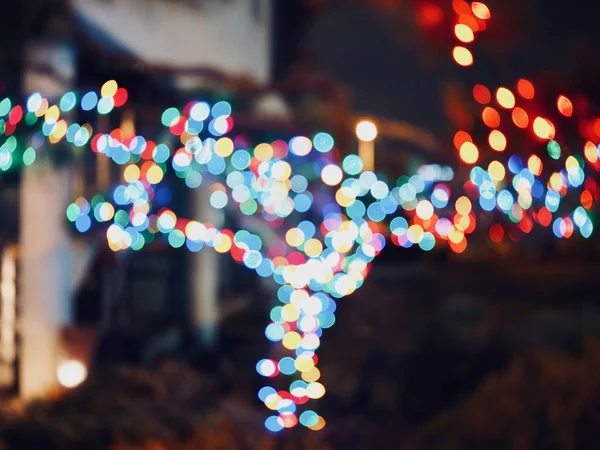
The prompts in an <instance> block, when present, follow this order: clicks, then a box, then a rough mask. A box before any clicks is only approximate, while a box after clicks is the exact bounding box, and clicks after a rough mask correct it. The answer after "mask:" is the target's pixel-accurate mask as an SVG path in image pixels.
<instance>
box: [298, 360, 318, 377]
mask: <svg viewBox="0 0 600 450" xmlns="http://www.w3.org/2000/svg"><path fill="white" fill-rule="evenodd" d="M295 366H296V369H297V370H298V371H300V372H309V371H310V370H312V369H313V368H314V367H315V362H314V361H313V359H312V358H311V357H302V356H299V357H298V358H296V361H295ZM315 381H316V380H315Z"/></svg>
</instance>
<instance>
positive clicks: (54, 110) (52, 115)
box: [44, 105, 60, 123]
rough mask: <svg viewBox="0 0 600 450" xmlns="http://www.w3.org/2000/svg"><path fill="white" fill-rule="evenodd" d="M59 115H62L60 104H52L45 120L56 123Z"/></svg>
mask: <svg viewBox="0 0 600 450" xmlns="http://www.w3.org/2000/svg"><path fill="white" fill-rule="evenodd" d="M59 117H60V109H58V106H56V105H52V106H51V107H50V108H48V110H47V111H46V114H45V115H44V120H45V121H46V122H48V123H56V121H57V120H58V118H59Z"/></svg>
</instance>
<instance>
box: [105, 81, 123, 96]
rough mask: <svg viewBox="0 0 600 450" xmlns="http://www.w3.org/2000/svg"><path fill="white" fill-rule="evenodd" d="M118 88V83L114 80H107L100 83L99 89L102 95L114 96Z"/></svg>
mask: <svg viewBox="0 0 600 450" xmlns="http://www.w3.org/2000/svg"><path fill="white" fill-rule="evenodd" d="M118 89H119V85H118V84H117V82H116V81H115V80H108V81H107V82H106V83H104V84H103V85H102V89H100V95H101V96H102V97H114V96H115V94H116V93H117V90H118Z"/></svg>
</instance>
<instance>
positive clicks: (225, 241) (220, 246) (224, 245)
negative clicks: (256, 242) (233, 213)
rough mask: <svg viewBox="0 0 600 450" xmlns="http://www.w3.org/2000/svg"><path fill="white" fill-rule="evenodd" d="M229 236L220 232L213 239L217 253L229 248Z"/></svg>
mask: <svg viewBox="0 0 600 450" xmlns="http://www.w3.org/2000/svg"><path fill="white" fill-rule="evenodd" d="M231 245H232V242H231V238H230V237H229V236H228V235H226V234H223V233H220V234H219V235H218V236H217V237H216V238H215V240H214V241H213V247H214V249H215V251H216V252H218V253H227V252H228V251H229V250H231Z"/></svg>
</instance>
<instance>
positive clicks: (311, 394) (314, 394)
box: [306, 381, 325, 400]
mask: <svg viewBox="0 0 600 450" xmlns="http://www.w3.org/2000/svg"><path fill="white" fill-rule="evenodd" d="M324 395H325V386H323V385H322V384H321V383H319V382H316V381H315V382H312V383H308V386H307V387H306V396H307V397H308V398H312V399H313V400H317V399H319V398H321V397H323V396H324Z"/></svg>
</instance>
